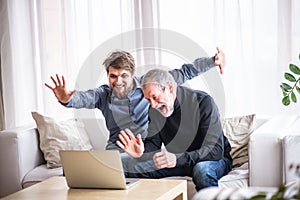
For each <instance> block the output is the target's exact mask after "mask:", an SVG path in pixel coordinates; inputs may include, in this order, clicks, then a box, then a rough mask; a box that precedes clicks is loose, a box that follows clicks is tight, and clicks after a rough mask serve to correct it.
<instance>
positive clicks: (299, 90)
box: [296, 86, 300, 94]
mask: <svg viewBox="0 0 300 200" xmlns="http://www.w3.org/2000/svg"><path fill="white" fill-rule="evenodd" d="M296 90H297V92H298V93H299V94H300V88H299V87H298V86H296Z"/></svg>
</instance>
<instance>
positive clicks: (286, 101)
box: [282, 96, 291, 106]
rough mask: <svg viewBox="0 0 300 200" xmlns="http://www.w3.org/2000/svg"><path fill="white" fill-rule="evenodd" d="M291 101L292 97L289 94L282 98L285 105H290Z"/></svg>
mask: <svg viewBox="0 0 300 200" xmlns="http://www.w3.org/2000/svg"><path fill="white" fill-rule="evenodd" d="M290 103H291V101H290V97H289V96H285V97H283V99H282V104H283V105H285V106H288V105H290Z"/></svg>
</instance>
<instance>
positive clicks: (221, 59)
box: [215, 47, 226, 74]
mask: <svg viewBox="0 0 300 200" xmlns="http://www.w3.org/2000/svg"><path fill="white" fill-rule="evenodd" d="M217 51H218V52H217V53H216V55H215V63H216V65H219V68H220V73H221V74H223V73H224V68H225V64H226V60H225V54H224V52H223V51H221V50H220V49H219V48H218V47H217Z"/></svg>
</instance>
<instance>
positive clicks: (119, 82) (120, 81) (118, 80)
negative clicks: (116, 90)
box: [117, 76, 122, 84]
mask: <svg viewBox="0 0 300 200" xmlns="http://www.w3.org/2000/svg"><path fill="white" fill-rule="evenodd" d="M117 83H118V84H121V83H122V77H120V76H118V77H117Z"/></svg>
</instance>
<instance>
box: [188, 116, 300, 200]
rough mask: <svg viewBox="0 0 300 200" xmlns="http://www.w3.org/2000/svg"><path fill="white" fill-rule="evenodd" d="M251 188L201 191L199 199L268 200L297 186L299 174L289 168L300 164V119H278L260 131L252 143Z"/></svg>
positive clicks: (286, 117) (269, 122) (250, 157)
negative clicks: (255, 199) (258, 199)
mask: <svg viewBox="0 0 300 200" xmlns="http://www.w3.org/2000/svg"><path fill="white" fill-rule="evenodd" d="M248 150H249V185H248V187H241V188H239V189H237V188H233V187H230V188H227V187H225V188H224V187H222V186H221V187H218V188H217V187H211V188H206V189H204V190H201V191H199V192H198V193H197V194H196V195H194V197H193V200H199V199H248V198H250V197H251V196H254V195H255V194H257V193H258V192H265V193H266V194H267V199H269V198H270V197H271V196H272V195H273V194H274V193H275V192H276V191H277V190H278V187H279V186H281V185H296V186H295V187H296V188H299V187H300V185H299V181H300V180H299V178H300V177H299V174H298V175H297V174H296V173H295V170H292V169H291V168H290V166H291V164H293V166H294V167H295V166H296V165H299V164H300V157H299V152H300V116H295V115H294V116H284V115H282V116H275V117H273V118H271V119H270V120H268V121H267V122H266V123H264V124H263V125H262V126H260V127H259V128H257V129H256V130H255V131H254V132H253V133H252V134H251V136H250V141H249V148H248Z"/></svg>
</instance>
